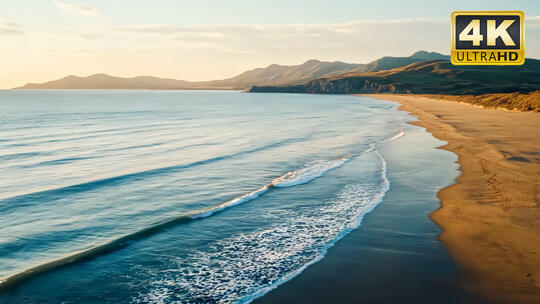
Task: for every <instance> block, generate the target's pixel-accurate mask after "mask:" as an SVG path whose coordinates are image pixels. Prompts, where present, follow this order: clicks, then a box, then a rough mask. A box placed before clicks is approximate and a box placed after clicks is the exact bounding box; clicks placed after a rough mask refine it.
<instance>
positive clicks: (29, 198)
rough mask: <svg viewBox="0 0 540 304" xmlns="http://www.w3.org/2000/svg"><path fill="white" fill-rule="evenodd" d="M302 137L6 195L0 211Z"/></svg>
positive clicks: (229, 157)
mask: <svg viewBox="0 0 540 304" xmlns="http://www.w3.org/2000/svg"><path fill="white" fill-rule="evenodd" d="M304 139H305V138H289V139H286V140H281V141H277V142H274V143H271V144H268V145H264V146H260V147H257V148H254V149H250V150H244V151H240V152H236V153H231V154H227V155H221V156H216V157H212V158H207V159H204V160H200V161H196V162H192V163H188V164H179V165H172V166H166V167H160V168H155V169H150V170H145V171H139V172H134V173H127V174H123V175H117V176H112V177H106V178H102V179H96V180H91V181H88V182H83V183H79V184H74V185H69V186H65V187H59V188H52V189H45V190H40V191H35V192H31V193H25V194H20V195H16V196H12V197H7V198H3V199H1V200H0V202H1V203H2V204H1V205H2V206H1V207H0V211H1V212H4V211H7V210H10V209H13V208H17V207H21V206H27V205H31V204H32V203H33V202H35V201H36V200H38V199H39V200H43V199H46V200H47V201H53V200H54V199H56V198H59V197H63V196H65V195H69V194H72V193H80V192H84V191H90V190H94V189H96V188H100V187H104V186H113V185H118V184H120V183H124V182H127V181H131V180H138V179H141V178H144V177H148V176H154V175H159V174H165V173H170V172H174V171H176V170H182V169H187V168H191V167H195V166H200V165H204V164H208V163H213V162H217V161H221V160H225V159H231V158H234V157H237V156H242V155H245V154H250V153H255V152H259V151H263V150H266V149H271V148H276V147H280V146H284V145H287V144H289V143H291V142H298V141H299V140H304Z"/></svg>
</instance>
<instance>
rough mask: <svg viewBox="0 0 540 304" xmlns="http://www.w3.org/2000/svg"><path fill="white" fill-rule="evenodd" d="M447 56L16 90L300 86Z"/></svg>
mask: <svg viewBox="0 0 540 304" xmlns="http://www.w3.org/2000/svg"><path fill="white" fill-rule="evenodd" d="M448 59H449V57H448V56H445V55H441V54H439V53H434V52H431V53H430V52H426V51H419V52H416V53H414V54H412V55H411V56H408V57H382V58H380V59H377V60H375V61H373V62H370V63H368V64H354V63H345V62H341V61H334V62H325V61H319V60H315V59H311V60H308V61H306V62H304V63H303V64H300V65H290V66H289V65H278V64H271V65H269V66H267V67H265V68H257V69H253V70H249V71H246V72H244V73H242V74H240V75H238V76H235V77H232V78H228V79H223V80H214V81H201V82H189V81H185V80H177V79H166V78H158V77H152V76H138V77H132V78H122V77H115V76H110V75H107V74H95V75H91V76H88V77H78V76H74V75H70V76H67V77H64V78H61V79H58V80H53V81H48V82H45V83H28V84H26V85H24V86H21V87H17V88H15V89H148V90H167V89H170V90H172V89H239V90H246V89H250V88H252V87H253V86H275V85H278V86H283V85H300V84H305V83H307V82H309V81H312V80H314V79H320V78H328V77H338V76H339V75H343V74H351V73H367V72H377V71H382V70H389V69H393V68H396V67H401V66H405V65H408V64H411V63H415V62H423V61H428V60H448Z"/></svg>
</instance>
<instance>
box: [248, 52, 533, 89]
mask: <svg viewBox="0 0 540 304" xmlns="http://www.w3.org/2000/svg"><path fill="white" fill-rule="evenodd" d="M415 54H418V53H415ZM421 55H422V56H424V55H428V56H438V55H433V54H431V53H428V54H421ZM439 55H440V54H439ZM382 59H384V58H382ZM382 59H380V60H382ZM399 60H401V61H403V62H405V61H406V60H404V59H399ZM535 90H540V61H539V60H536V59H526V60H525V64H524V65H522V66H458V65H452V64H451V63H450V61H447V60H434V61H419V62H414V63H411V64H408V65H406V66H401V67H396V68H393V69H389V70H379V71H374V72H373V71H372V72H357V71H353V72H348V73H343V74H340V75H335V76H331V77H323V78H319V79H314V80H311V81H309V82H307V83H305V84H302V85H289V86H260V87H259V86H254V87H253V88H252V89H251V90H250V91H251V92H296V93H330V94H362V93H415V94H449V95H465V94H486V93H509V92H531V91H535Z"/></svg>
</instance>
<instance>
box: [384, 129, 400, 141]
mask: <svg viewBox="0 0 540 304" xmlns="http://www.w3.org/2000/svg"><path fill="white" fill-rule="evenodd" d="M403 135H405V132H403V130H401V129H399V133H398V134H396V135H394V136H392V137H391V138H389V139H387V140H384V141H382V142H389V141H393V140H396V139H398V138H400V137H402V136H403Z"/></svg>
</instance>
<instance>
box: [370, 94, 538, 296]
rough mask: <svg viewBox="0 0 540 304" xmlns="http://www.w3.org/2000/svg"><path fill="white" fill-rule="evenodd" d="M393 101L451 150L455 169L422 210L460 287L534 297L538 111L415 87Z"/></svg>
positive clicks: (387, 97) (391, 97)
mask: <svg viewBox="0 0 540 304" xmlns="http://www.w3.org/2000/svg"><path fill="white" fill-rule="evenodd" d="M360 96H368V97H372V98H378V99H384V100H389V101H394V102H398V103H400V104H401V106H400V107H399V109H400V110H404V111H408V112H410V113H411V114H412V115H413V116H415V117H417V118H418V119H419V120H418V121H416V122H411V124H413V125H418V126H421V127H424V128H425V129H426V130H427V131H428V132H430V133H431V134H433V136H435V137H436V138H438V139H440V140H443V141H446V142H447V143H448V144H446V145H444V146H442V147H440V148H442V149H444V150H448V151H451V152H453V153H455V154H456V155H457V156H458V161H457V162H458V164H459V170H460V172H461V175H460V176H459V177H458V178H457V179H456V181H455V183H454V184H452V185H450V186H448V187H445V188H443V189H441V190H440V191H439V192H438V197H439V199H440V201H441V207H440V208H439V209H438V210H436V211H434V212H433V213H431V214H430V218H431V219H432V220H433V222H435V223H436V224H437V225H439V226H440V227H441V229H442V232H441V234H440V236H439V239H440V240H441V241H442V242H443V244H444V245H445V247H446V248H447V250H448V251H449V253H450V254H451V256H452V257H453V258H454V259H455V260H456V262H457V263H458V265H459V267H460V269H461V271H462V279H461V285H462V286H463V288H465V289H466V290H467V291H469V292H472V293H473V294H476V295H479V296H481V297H483V298H485V299H486V300H488V301H490V302H496V303H539V302H540V223H539V221H538V219H539V218H540V201H539V198H538V194H539V189H540V185H539V180H540V178H539V177H540V149H539V144H538V143H540V135H539V132H538V129H539V128H540V116H538V115H539V114H538V113H530V112H529V113H527V112H510V111H502V110H496V109H483V108H478V107H475V106H474V105H470V104H466V103H463V102H457V101H448V100H441V99H433V98H428V97H424V96H415V95H392V94H369V95H360Z"/></svg>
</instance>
